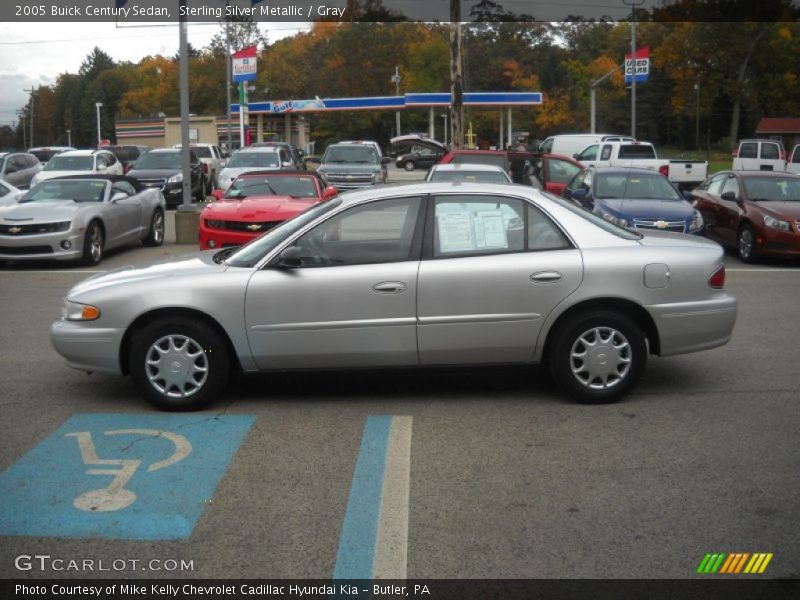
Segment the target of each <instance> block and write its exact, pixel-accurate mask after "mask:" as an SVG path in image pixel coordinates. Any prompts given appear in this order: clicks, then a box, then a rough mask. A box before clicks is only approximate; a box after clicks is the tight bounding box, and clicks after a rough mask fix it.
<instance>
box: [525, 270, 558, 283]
mask: <svg viewBox="0 0 800 600" xmlns="http://www.w3.org/2000/svg"><path fill="white" fill-rule="evenodd" d="M531 281H532V282H534V283H555V282H556V281H561V273H557V272H555V271H540V272H538V273H534V274H533V275H531Z"/></svg>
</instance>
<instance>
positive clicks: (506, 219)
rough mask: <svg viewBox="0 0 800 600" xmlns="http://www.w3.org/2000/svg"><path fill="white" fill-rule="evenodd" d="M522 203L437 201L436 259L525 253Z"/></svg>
mask: <svg viewBox="0 0 800 600" xmlns="http://www.w3.org/2000/svg"><path fill="white" fill-rule="evenodd" d="M524 223H525V212H524V210H523V201H522V200H519V199H517V198H503V197H499V196H466V195H464V196H445V197H439V198H436V199H435V201H434V224H433V256H434V257H435V258H446V257H455V256H464V255H475V254H481V255H482V254H504V253H507V252H519V251H521V250H524V249H525V230H524Z"/></svg>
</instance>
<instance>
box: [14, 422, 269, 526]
mask: <svg viewBox="0 0 800 600" xmlns="http://www.w3.org/2000/svg"><path fill="white" fill-rule="evenodd" d="M254 421H255V418H254V417H252V416H245V415H224V416H210V417H209V416H204V415H198V414H194V415H165V414H137V415H131V414H84V415H74V416H73V417H71V418H70V419H68V420H67V421H66V422H65V423H64V424H63V425H62V426H61V427H59V428H58V430H57V431H56V432H55V433H53V434H52V435H51V436H49V437H48V438H46V439H44V440H43V441H42V442H41V443H39V445H37V446H36V447H35V448H33V450H31V451H30V452H28V453H27V454H26V455H25V456H23V457H22V458H21V459H20V460H19V461H17V462H16V463H15V464H14V465H12V466H11V467H9V468H8V469H7V470H6V471H4V472H3V473H2V474H0V535H24V536H39V537H77V538H108V539H134V540H176V539H185V538H188V537H189V536H190V535H191V533H192V530H193V529H194V527H195V525H196V524H197V521H198V519H199V518H200V516H201V515H202V514H203V511H204V510H205V509H206V507H208V506H209V505H210V504H211V501H212V498H213V496H214V492H215V490H216V488H217V484H218V483H219V481H220V479H221V478H222V476H223V474H224V473H225V471H226V470H227V468H228V465H229V464H230V461H231V459H232V458H233V455H234V454H235V453H236V451H237V449H238V448H239V446H240V445H241V444H242V442H243V441H244V438H245V436H246V435H247V433H248V431H249V430H250V428H251V427H252V425H253V422H254Z"/></svg>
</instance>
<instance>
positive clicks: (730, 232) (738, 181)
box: [687, 171, 800, 262]
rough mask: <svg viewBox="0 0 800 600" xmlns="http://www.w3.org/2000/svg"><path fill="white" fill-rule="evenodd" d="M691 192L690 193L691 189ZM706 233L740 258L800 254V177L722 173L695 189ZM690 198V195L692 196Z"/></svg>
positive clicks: (751, 258)
mask: <svg viewBox="0 0 800 600" xmlns="http://www.w3.org/2000/svg"><path fill="white" fill-rule="evenodd" d="M687 194H689V192H687ZM691 198H692V200H693V202H694V205H695V208H697V210H699V211H700V213H701V214H702V215H703V220H704V221H705V224H706V235H707V236H708V237H710V238H712V239H714V240H717V241H718V242H720V243H721V244H723V245H725V246H729V247H732V248H736V249H737V250H738V251H739V258H741V259H742V261H744V262H752V261H754V260H755V259H757V258H758V257H759V256H793V257H795V258H798V257H800V177H798V176H797V175H793V174H791V173H785V172H783V173H782V172H780V171H722V172H721V173H716V174H715V175H713V176H712V177H710V178H708V179H706V180H705V181H704V182H703V183H701V184H700V185H699V186H698V187H696V188H695V189H694V190H692V192H691ZM687 199H688V197H687Z"/></svg>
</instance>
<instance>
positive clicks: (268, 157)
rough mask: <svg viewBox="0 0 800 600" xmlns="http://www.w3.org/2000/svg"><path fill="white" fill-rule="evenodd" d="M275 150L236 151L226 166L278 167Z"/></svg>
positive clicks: (232, 167)
mask: <svg viewBox="0 0 800 600" xmlns="http://www.w3.org/2000/svg"><path fill="white" fill-rule="evenodd" d="M279 166H280V162H279V161H278V153H277V152H241V151H240V152H237V153H236V154H234V155H233V156H232V157H231V159H230V160H229V161H228V168H231V169H241V168H248V167H251V168H252V167H255V168H261V167H264V168H267V167H279Z"/></svg>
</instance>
